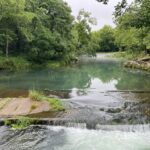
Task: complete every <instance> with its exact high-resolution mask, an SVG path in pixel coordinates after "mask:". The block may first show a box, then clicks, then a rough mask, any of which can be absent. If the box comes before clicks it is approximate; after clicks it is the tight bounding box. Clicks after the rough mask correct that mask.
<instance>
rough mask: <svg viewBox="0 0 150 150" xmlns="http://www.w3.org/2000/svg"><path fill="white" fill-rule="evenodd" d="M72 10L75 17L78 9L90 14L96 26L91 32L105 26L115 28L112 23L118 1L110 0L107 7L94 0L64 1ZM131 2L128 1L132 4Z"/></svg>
mask: <svg viewBox="0 0 150 150" xmlns="http://www.w3.org/2000/svg"><path fill="white" fill-rule="evenodd" d="M65 1H66V2H67V3H68V4H69V6H70V7H71V9H72V14H73V15H74V16H77V14H78V12H79V10H80V9H82V8H84V9H85V10H86V11H89V12H91V13H92V16H93V17H95V18H96V19H97V22H98V24H97V26H94V27H93V30H97V29H99V28H101V27H103V26H104V25H105V24H108V25H111V26H115V25H114V23H113V15H112V14H113V12H114V6H115V5H116V4H117V3H118V2H119V1H120V0H110V1H109V3H108V5H104V4H102V3H98V2H97V1H96V0H65ZM132 1H133V0H128V2H129V3H130V2H132Z"/></svg>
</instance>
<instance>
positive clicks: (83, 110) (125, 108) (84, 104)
mask: <svg viewBox="0 0 150 150" xmlns="http://www.w3.org/2000/svg"><path fill="white" fill-rule="evenodd" d="M29 89H38V90H44V91H46V92H47V94H49V95H57V96H59V97H61V98H62V99H63V102H64V105H65V106H66V108H67V110H66V112H65V113H63V114H59V115H57V114H53V115H50V114H49V113H50V112H46V113H43V114H38V115H37V114H35V116H40V117H41V116H42V117H46V118H47V117H48V116H51V117H52V116H53V117H54V118H55V117H57V119H58V122H56V123H54V124H55V126H31V127H29V128H27V129H25V130H20V131H18V130H11V129H9V128H8V127H4V126H3V127H0V135H1V136H0V150H14V149H15V150H28V149H29V150H30V149H32V150H34V149H35V150H41V149H44V150H112V149H115V150H150V142H149V141H150V73H149V72H144V71H139V70H131V69H125V68H123V67H122V62H121V61H119V60H117V61H116V60H113V59H110V58H106V57H105V55H102V54H101V55H98V56H97V57H96V58H86V57H84V58H82V59H81V61H80V63H79V64H78V65H76V66H73V67H64V68H61V69H60V68H58V69H34V70H30V71H24V72H14V73H13V72H11V73H10V72H6V71H3V72H2V71H1V72H0V97H20V96H21V97H22V96H23V97H26V96H27V94H28V90H29ZM35 116H34V117H35ZM59 118H60V119H64V120H65V121H61V120H60V121H59ZM66 119H67V120H66ZM56 125H60V126H64V127H59V126H56ZM93 129H94V130H93Z"/></svg>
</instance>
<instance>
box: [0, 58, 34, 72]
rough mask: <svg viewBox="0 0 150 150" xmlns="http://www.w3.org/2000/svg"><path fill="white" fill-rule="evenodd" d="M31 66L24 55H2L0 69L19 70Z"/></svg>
mask: <svg viewBox="0 0 150 150" xmlns="http://www.w3.org/2000/svg"><path fill="white" fill-rule="evenodd" d="M30 67H31V63H30V62H29V61H27V60H26V59H24V58H22V57H3V56H0V70H10V71H18V70H25V69H28V68H30Z"/></svg>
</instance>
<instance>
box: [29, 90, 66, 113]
mask: <svg viewBox="0 0 150 150" xmlns="http://www.w3.org/2000/svg"><path fill="white" fill-rule="evenodd" d="M29 98H30V99H31V100H33V101H47V102H49V104H50V106H51V107H52V109H53V110H55V111H64V110H65V108H64V106H63V105H62V102H61V100H60V99H56V98H49V97H47V96H45V95H44V94H43V93H42V92H38V91H35V90H30V91H29Z"/></svg>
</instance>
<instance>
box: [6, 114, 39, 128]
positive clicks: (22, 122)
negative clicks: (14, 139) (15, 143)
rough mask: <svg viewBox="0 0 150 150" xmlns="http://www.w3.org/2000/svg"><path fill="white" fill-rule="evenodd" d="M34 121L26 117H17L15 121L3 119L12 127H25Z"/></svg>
mask: <svg viewBox="0 0 150 150" xmlns="http://www.w3.org/2000/svg"><path fill="white" fill-rule="evenodd" d="M36 121H37V120H35V119H31V118H28V117H19V118H17V119H16V121H12V120H5V121H4V123H5V125H7V126H10V127H12V128H13V129H25V128H27V127H28V126H30V125H31V124H33V123H35V122H36Z"/></svg>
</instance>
